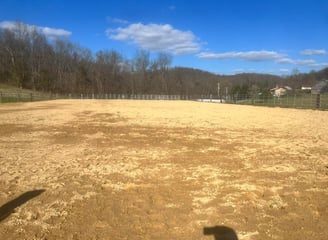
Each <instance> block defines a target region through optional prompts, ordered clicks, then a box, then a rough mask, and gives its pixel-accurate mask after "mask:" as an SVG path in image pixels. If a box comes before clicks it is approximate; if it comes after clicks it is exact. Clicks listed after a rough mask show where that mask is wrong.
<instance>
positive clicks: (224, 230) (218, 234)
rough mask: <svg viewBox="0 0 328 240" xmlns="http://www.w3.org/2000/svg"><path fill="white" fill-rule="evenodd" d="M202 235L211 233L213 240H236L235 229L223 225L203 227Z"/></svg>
mask: <svg viewBox="0 0 328 240" xmlns="http://www.w3.org/2000/svg"><path fill="white" fill-rule="evenodd" d="M203 233H204V235H213V236H214V239H215V240H238V237H237V234H236V232H235V230H233V229H232V228H229V227H225V226H214V227H204V229H203Z"/></svg>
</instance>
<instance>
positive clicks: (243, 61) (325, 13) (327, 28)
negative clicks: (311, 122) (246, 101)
mask: <svg viewBox="0 0 328 240" xmlns="http://www.w3.org/2000/svg"><path fill="white" fill-rule="evenodd" d="M14 21H21V22H24V23H25V24H28V25H31V26H37V27H39V29H40V30H41V31H42V32H44V33H45V34H46V35H49V36H50V37H65V38H68V39H69V40H70V41H72V42H74V43H78V44H79V45H81V46H83V47H87V48H89V49H91V50H92V51H93V52H96V51H98V50H103V49H108V50H112V49H114V50H116V51H118V52H120V53H121V54H122V55H123V56H124V57H126V58H133V56H134V55H135V53H136V51H137V50H138V49H145V50H147V51H150V52H151V53H153V54H154V55H155V54H156V53H157V52H168V53H170V54H172V56H173V63H172V66H184V67H192V68H198V69H202V70H206V71H210V72H214V73H219V74H235V73H240V72H257V73H272V74H277V75H288V74H291V73H292V72H293V70H295V69H298V70H299V71H301V72H309V71H311V70H320V69H322V68H324V67H328V0H248V1H247V0H244V1H243V0H202V1H195V0H189V1H174V0H171V1H149V0H120V1H110V0H107V1H102V0H100V1H95V0H94V1H88V0H84V1H69V0H66V1H63V0H47V1H45V0H34V1H33V0H30V1H28V0H0V27H1V28H10V27H11V26H12V23H13V22H14Z"/></svg>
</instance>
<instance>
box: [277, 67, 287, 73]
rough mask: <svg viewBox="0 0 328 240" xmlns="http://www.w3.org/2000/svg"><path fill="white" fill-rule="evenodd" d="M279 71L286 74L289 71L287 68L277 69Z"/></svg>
mask: <svg viewBox="0 0 328 240" xmlns="http://www.w3.org/2000/svg"><path fill="white" fill-rule="evenodd" d="M279 72H280V73H281V74H287V73H289V69H286V68H281V69H279Z"/></svg>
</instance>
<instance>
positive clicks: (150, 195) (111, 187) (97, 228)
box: [0, 100, 328, 240]
mask: <svg viewBox="0 0 328 240" xmlns="http://www.w3.org/2000/svg"><path fill="white" fill-rule="evenodd" d="M215 226H226V227H229V228H231V229H233V230H234V231H235V233H236V234H237V236H238V239H239V240H263V239H288V240H296V239H297V240H301V239H311V240H312V239H313V240H327V239H328V227H327V226H328V112H323V111H313V110H296V109H280V108H262V107H251V106H238V105H225V104H214V103H200V102H192V101H132V100H131V101H129V100H126V101H121V100H117V101H116V100H108V101H105V100H104V101H102V100H57V101H47V102H33V103H15V104H2V105H0V239H47V240H54V239H113V240H116V239H131V240H134V239H137V240H141V239H204V240H206V239H208V240H213V239H219V240H226V239H228V238H225V237H224V236H223V235H224V231H223V230H222V231H221V230H220V228H211V227H215ZM204 229H205V230H204ZM206 229H207V230H206ZM204 231H205V234H204ZM215 234H216V238H215ZM229 239H233V240H236V238H229Z"/></svg>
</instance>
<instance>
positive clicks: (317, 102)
mask: <svg viewBox="0 0 328 240" xmlns="http://www.w3.org/2000/svg"><path fill="white" fill-rule="evenodd" d="M316 108H317V109H319V108H320V94H317V97H316Z"/></svg>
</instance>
